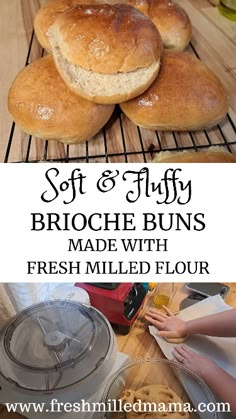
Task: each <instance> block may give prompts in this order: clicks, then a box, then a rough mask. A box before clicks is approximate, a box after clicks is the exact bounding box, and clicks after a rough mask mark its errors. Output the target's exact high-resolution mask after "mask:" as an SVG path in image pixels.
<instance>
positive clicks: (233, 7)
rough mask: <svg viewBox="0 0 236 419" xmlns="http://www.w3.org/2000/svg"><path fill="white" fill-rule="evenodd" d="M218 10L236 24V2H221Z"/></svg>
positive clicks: (221, 0)
mask: <svg viewBox="0 0 236 419" xmlns="http://www.w3.org/2000/svg"><path fill="white" fill-rule="evenodd" d="M218 9H219V12H220V13H221V14H222V15H223V16H225V17H227V18H228V19H230V20H232V21H234V22H236V0H220V4H219V6H218Z"/></svg>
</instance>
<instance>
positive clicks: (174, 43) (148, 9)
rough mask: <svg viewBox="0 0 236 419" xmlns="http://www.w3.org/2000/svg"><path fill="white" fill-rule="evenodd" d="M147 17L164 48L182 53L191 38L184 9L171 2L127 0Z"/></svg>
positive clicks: (190, 27) (188, 20)
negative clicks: (155, 29)
mask: <svg viewBox="0 0 236 419" xmlns="http://www.w3.org/2000/svg"><path fill="white" fill-rule="evenodd" d="M128 3H129V4H130V5H131V6H133V7H135V8H136V9H138V10H139V11H140V12H142V13H143V14H144V15H145V16H147V17H149V19H151V21H152V22H153V23H154V25H155V26H156V27H157V29H158V30H159V32H160V35H161V38H162V41H163V44H164V47H165V48H166V49H169V50H173V51H182V50H184V49H185V48H186V46H187V45H188V44H189V42H190V39H191V36H192V26H191V22H190V19H189V17H188V15H187V13H186V12H185V11H184V9H183V8H182V7H181V6H179V5H178V4H176V3H175V2H174V1H172V0H128Z"/></svg>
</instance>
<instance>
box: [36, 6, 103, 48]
mask: <svg viewBox="0 0 236 419" xmlns="http://www.w3.org/2000/svg"><path fill="white" fill-rule="evenodd" d="M93 3H96V1H95V0H49V1H48V2H47V3H46V4H45V5H44V6H42V7H41V8H40V9H39V10H38V12H37V13H36V16H35V19H34V31H35V35H36V37H37V39H38V41H39V43H40V45H41V46H42V47H43V48H44V49H46V50H47V51H48V52H51V45H50V42H49V39H48V29H49V28H50V26H52V25H53V23H54V22H55V20H56V19H57V17H58V16H59V15H61V14H62V13H64V12H65V11H66V10H68V9H70V8H71V7H74V6H76V5H77V4H93Z"/></svg>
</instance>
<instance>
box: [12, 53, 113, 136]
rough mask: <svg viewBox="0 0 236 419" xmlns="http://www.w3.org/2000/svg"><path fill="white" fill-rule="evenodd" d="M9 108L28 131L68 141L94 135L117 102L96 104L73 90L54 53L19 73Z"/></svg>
mask: <svg viewBox="0 0 236 419" xmlns="http://www.w3.org/2000/svg"><path fill="white" fill-rule="evenodd" d="M8 108H9V112H10V113H11V115H12V117H13V119H14V121H15V122H16V123H17V124H18V125H19V126H20V127H21V128H22V129H23V130H24V131H25V132H27V133H29V134H32V135H34V136H36V137H38V138H43V139H48V140H58V141H61V142H62V143H66V144H75V143H79V142H81V141H85V140H88V139H90V138H91V137H93V136H94V135H95V134H96V133H97V132H98V131H99V130H100V129H101V128H102V127H103V126H104V125H105V124H106V122H107V121H108V119H109V118H110V116H111V114H112V112H113V110H114V106H113V105H109V106H105V105H96V104H94V103H91V102H89V101H87V100H85V99H83V98H81V97H79V96H77V95H76V94H74V93H73V92H72V91H70V90H69V88H68V87H67V86H66V85H65V83H64V81H63V80H62V78H61V77H60V75H59V74H58V72H57V70H56V67H55V64H54V61H53V57H52V56H51V55H48V56H46V57H44V58H40V59H39V60H36V61H34V62H33V63H32V64H30V65H28V66H27V67H26V68H24V70H22V71H21V72H20V73H19V74H18V76H17V77H16V79H15V80H14V82H13V84H12V86H11V89H10V92H9V97H8Z"/></svg>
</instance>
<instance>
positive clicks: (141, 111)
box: [121, 51, 228, 131]
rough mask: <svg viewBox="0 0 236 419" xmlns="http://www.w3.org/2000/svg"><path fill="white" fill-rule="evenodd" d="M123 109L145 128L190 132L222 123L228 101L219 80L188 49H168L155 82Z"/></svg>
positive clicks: (123, 104)
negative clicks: (176, 50) (185, 50)
mask: <svg viewBox="0 0 236 419" xmlns="http://www.w3.org/2000/svg"><path fill="white" fill-rule="evenodd" d="M121 109H122V111H123V112H124V113H125V115H127V117H128V118H129V119H131V121H133V122H134V123H135V124H136V125H139V126H142V127H144V128H147V129H152V130H160V131H187V130H200V129H204V128H206V127H209V126H213V125H215V124H217V123H218V122H220V121H221V120H222V119H223V118H224V117H225V115H226V113H227V109H228V101H227V95H226V93H225V90H224V88H223V86H222V84H221V82H220V81H219V79H218V78H217V77H216V76H215V74H213V73H212V72H211V71H210V70H209V69H208V68H207V67H206V66H205V65H204V64H203V63H202V62H201V61H199V60H198V59H197V58H195V57H194V56H192V55H191V54H189V53H187V52H173V51H172V52H171V51H168V52H167V51H165V53H164V55H163V60H162V64H161V69H160V73H159V76H158V78H157V79H156V81H155V82H154V83H153V84H152V86H151V87H150V88H149V89H148V90H147V91H146V92H145V93H143V94H142V95H140V96H138V97H136V98H135V99H132V100H130V101H128V102H125V103H122V104H121Z"/></svg>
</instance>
